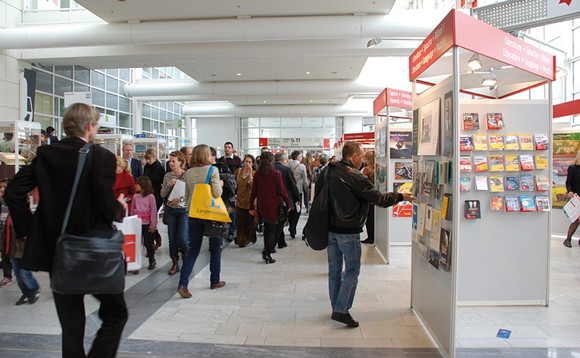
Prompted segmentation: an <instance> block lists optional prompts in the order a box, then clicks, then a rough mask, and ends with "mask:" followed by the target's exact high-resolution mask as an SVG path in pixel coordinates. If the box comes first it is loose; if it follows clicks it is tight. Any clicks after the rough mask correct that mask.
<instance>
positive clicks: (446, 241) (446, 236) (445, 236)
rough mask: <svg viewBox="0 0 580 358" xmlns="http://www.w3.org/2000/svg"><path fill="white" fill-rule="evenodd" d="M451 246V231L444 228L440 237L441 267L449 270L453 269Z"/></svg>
mask: <svg viewBox="0 0 580 358" xmlns="http://www.w3.org/2000/svg"><path fill="white" fill-rule="evenodd" d="M451 247H452V244H451V231H449V230H448V229H443V228H442V229H441V237H440V239H439V267H440V268H441V269H442V270H444V271H447V272H449V271H450V270H451Z"/></svg>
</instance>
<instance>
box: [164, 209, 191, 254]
mask: <svg viewBox="0 0 580 358" xmlns="http://www.w3.org/2000/svg"><path fill="white" fill-rule="evenodd" d="M187 216H188V215H187V210H186V209H185V208H182V209H176V208H172V207H169V206H168V207H167V211H166V212H165V219H166V220H167V235H168V236H169V256H171V257H177V254H178V253H179V251H181V252H182V253H185V252H187V247H188V246H189V238H188V236H187V219H188V217H187Z"/></svg>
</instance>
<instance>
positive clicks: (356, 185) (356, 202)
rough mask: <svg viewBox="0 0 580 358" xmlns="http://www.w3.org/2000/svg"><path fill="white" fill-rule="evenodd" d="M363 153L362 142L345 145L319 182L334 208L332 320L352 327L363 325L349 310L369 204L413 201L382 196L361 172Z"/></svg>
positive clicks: (330, 273)
mask: <svg viewBox="0 0 580 358" xmlns="http://www.w3.org/2000/svg"><path fill="white" fill-rule="evenodd" d="M363 154H364V150H363V147H362V145H361V144H360V143H359V142H354V141H347V142H345V143H344V147H343V149H342V159H341V160H340V161H338V162H331V163H330V164H328V168H326V169H325V170H324V171H323V172H322V173H321V175H320V177H319V178H318V181H317V182H316V196H318V194H319V193H320V192H321V191H322V190H326V188H328V198H329V206H330V208H329V222H328V225H329V227H328V247H327V253H328V291H329V296H330V304H331V306H332V316H331V318H332V319H333V320H335V321H338V322H341V323H344V324H346V325H347V326H348V327H358V326H359V323H358V322H357V321H356V320H355V319H354V318H353V317H352V316H351V315H350V312H349V310H350V308H351V307H352V304H353V302H354V296H355V292H356V287H357V284H358V275H359V273H360V260H361V243H360V232H361V231H362V227H363V226H364V224H365V221H366V219H367V212H368V208H369V205H368V204H369V203H371V204H374V205H377V206H380V207H382V208H386V207H389V206H392V205H394V204H396V203H398V202H400V201H411V200H413V197H412V196H411V195H410V194H397V193H386V194H381V192H379V191H378V190H376V189H375V188H374V186H373V184H372V183H371V182H370V181H369V179H368V178H367V177H366V176H365V175H363V174H362V173H361V172H359V171H358V168H360V166H361V164H362V158H363ZM316 196H315V197H314V200H316ZM310 215H313V214H312V213H311V214H310ZM310 219H311V220H312V219H314V220H315V219H316V218H313V217H311V218H310ZM343 266H344V267H345V269H344V274H343V271H342V268H343Z"/></svg>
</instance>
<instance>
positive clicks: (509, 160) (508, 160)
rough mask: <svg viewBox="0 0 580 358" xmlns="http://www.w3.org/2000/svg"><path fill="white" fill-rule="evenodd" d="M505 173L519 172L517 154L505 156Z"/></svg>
mask: <svg viewBox="0 0 580 358" xmlns="http://www.w3.org/2000/svg"><path fill="white" fill-rule="evenodd" d="M505 171H506V172H519V171H520V157H519V156H518V155H517V154H506V155H505Z"/></svg>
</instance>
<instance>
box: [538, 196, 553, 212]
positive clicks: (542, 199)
mask: <svg viewBox="0 0 580 358" xmlns="http://www.w3.org/2000/svg"><path fill="white" fill-rule="evenodd" d="M536 209H537V210H538V211H550V209H551V207H550V198H549V197H548V196H547V195H536Z"/></svg>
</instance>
